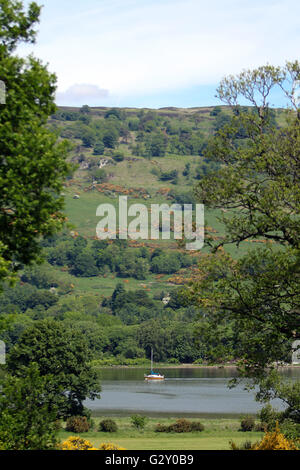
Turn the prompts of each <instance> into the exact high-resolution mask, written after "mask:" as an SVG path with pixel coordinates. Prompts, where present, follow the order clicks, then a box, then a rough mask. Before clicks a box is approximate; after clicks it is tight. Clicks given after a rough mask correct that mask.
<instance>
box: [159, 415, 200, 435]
mask: <svg viewBox="0 0 300 470" xmlns="http://www.w3.org/2000/svg"><path fill="white" fill-rule="evenodd" d="M201 431H204V426H203V424H202V423H200V421H188V420H187V419H184V418H181V419H178V420H177V421H176V422H175V423H173V424H170V425H169V426H167V425H164V424H160V423H158V424H157V425H156V427H155V432H178V433H181V432H201Z"/></svg>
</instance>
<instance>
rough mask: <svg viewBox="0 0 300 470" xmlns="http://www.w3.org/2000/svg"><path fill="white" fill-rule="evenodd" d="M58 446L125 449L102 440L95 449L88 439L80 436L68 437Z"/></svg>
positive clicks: (66, 448) (77, 448)
mask: <svg viewBox="0 0 300 470" xmlns="http://www.w3.org/2000/svg"><path fill="white" fill-rule="evenodd" d="M59 448H60V449H61V450H125V449H124V447H119V446H117V445H116V444H113V443H112V442H108V443H106V442H104V443H102V444H100V447H99V448H98V449H97V448H96V447H94V446H93V444H92V443H91V442H90V441H87V440H85V439H82V437H79V436H71V437H69V438H68V439H67V440H66V441H64V442H63V443H62V444H61V445H60V446H59Z"/></svg>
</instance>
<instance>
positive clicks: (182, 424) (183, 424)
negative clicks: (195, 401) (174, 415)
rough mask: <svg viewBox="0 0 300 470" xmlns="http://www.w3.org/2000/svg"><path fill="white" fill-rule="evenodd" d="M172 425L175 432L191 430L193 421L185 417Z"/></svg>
mask: <svg viewBox="0 0 300 470" xmlns="http://www.w3.org/2000/svg"><path fill="white" fill-rule="evenodd" d="M171 426H172V431H173V432H191V423H190V422H189V421H188V420H187V419H184V418H181V419H177V421H176V422H175V423H174V424H173V425H171Z"/></svg>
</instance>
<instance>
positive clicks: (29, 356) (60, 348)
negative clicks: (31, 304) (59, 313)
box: [6, 319, 101, 418]
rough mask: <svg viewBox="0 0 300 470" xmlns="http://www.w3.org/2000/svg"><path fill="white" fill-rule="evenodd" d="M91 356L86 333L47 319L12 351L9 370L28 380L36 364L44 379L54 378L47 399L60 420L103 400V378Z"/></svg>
mask: <svg viewBox="0 0 300 470" xmlns="http://www.w3.org/2000/svg"><path fill="white" fill-rule="evenodd" d="M90 359H91V353H90V351H89V348H88V343H87V341H86V339H85V338H84V336H83V335H82V331H80V330H79V329H73V328H71V327H67V326H65V325H63V324H62V323H59V322H56V321H54V320H50V319H46V320H41V321H37V322H35V323H34V325H32V326H30V327H29V328H27V329H26V330H25V331H24V332H23V333H22V335H21V336H20V338H19V340H18V342H17V343H16V344H15V346H14V347H13V348H12V349H11V351H10V353H9V355H8V359H7V366H6V367H7V370H8V372H9V373H10V374H11V375H13V376H15V377H21V378H22V377H23V378H24V377H26V374H27V373H28V368H30V365H31V364H32V363H36V364H37V365H38V370H39V373H40V375H41V376H42V377H46V376H48V375H52V376H53V378H52V380H51V382H49V384H48V385H49V387H48V388H47V395H48V396H51V402H50V403H49V406H50V408H55V409H56V410H57V416H58V417H63V418H65V417H67V416H71V415H80V414H83V413H84V412H85V410H84V406H83V401H84V400H85V399H86V398H88V397H89V398H91V399H94V398H96V397H99V392H100V390H101V388H100V385H99V378H98V377H97V374H96V373H95V372H94V371H93V370H92V369H91V367H90V365H89V364H88V363H89V360H90Z"/></svg>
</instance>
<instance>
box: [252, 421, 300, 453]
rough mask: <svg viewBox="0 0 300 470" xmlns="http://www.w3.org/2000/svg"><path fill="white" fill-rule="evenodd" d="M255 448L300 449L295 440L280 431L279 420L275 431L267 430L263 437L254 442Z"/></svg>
mask: <svg viewBox="0 0 300 470" xmlns="http://www.w3.org/2000/svg"><path fill="white" fill-rule="evenodd" d="M253 450H299V449H298V448H297V446H296V445H295V443H294V441H292V440H289V439H287V438H286V437H284V435H283V434H282V433H281V432H280V429H279V426H278V422H277V423H276V427H275V430H274V431H273V432H267V433H266V434H265V435H264V437H263V439H262V440H261V441H260V442H258V443H257V444H254V446H253Z"/></svg>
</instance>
